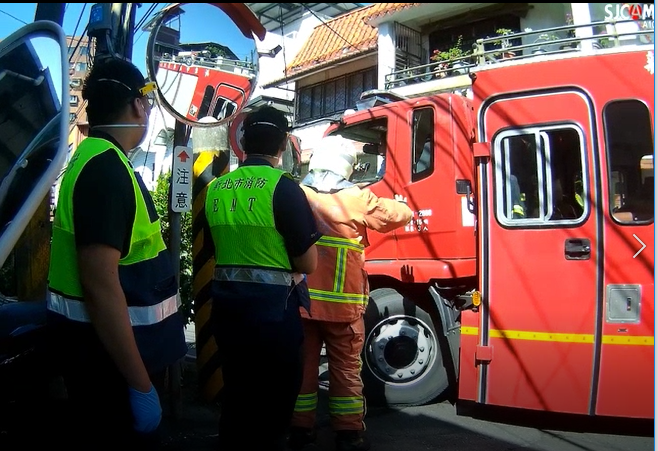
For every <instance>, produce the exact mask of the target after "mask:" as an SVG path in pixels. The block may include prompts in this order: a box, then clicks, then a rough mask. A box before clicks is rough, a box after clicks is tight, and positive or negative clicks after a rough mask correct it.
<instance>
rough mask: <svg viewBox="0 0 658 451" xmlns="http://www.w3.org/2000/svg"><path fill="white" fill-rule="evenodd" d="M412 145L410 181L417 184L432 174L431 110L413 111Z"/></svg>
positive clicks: (432, 138)
mask: <svg viewBox="0 0 658 451" xmlns="http://www.w3.org/2000/svg"><path fill="white" fill-rule="evenodd" d="M412 145H413V154H412V156H413V159H412V165H411V181H412V182H417V181H419V180H423V179H424V178H427V177H429V176H430V175H431V174H432V172H434V110H433V109H432V108H423V109H418V110H416V111H414V116H413V143H412Z"/></svg>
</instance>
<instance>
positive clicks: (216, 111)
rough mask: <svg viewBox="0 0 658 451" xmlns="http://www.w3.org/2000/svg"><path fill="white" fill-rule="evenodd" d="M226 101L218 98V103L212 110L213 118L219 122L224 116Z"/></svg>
mask: <svg viewBox="0 0 658 451" xmlns="http://www.w3.org/2000/svg"><path fill="white" fill-rule="evenodd" d="M224 103H225V101H224V99H222V98H219V97H217V101H216V102H215V106H214V107H213V109H212V117H214V118H215V119H217V120H220V119H222V117H223V116H221V114H222V109H223V107H224Z"/></svg>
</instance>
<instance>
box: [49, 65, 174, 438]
mask: <svg viewBox="0 0 658 451" xmlns="http://www.w3.org/2000/svg"><path fill="white" fill-rule="evenodd" d="M154 89H155V85H154V84H152V83H146V81H145V80H144V77H143V76H142V74H141V72H140V71H139V69H137V67H135V66H134V65H133V64H131V63H130V62H127V61H124V60H120V59H110V60H108V61H99V62H96V63H95V64H94V66H93V68H92V70H91V72H90V73H89V74H88V76H87V78H86V80H85V83H84V86H83V90H82V96H83V98H84V99H85V100H86V101H87V102H88V103H87V116H88V120H89V125H90V132H89V137H88V138H86V139H84V140H83V141H82V142H81V143H80V145H79V146H78V148H77V149H76V150H75V153H74V154H73V156H72V157H71V159H70V162H69V163H68V165H67V167H66V170H65V172H64V175H63V177H62V179H61V186H60V190H59V197H58V200H57V210H56V213H55V220H54V223H53V236H52V245H51V255H50V270H49V275H48V279H49V280H48V282H49V290H50V297H49V300H48V322H49V325H50V329H51V330H52V340H51V341H50V342H51V343H52V345H53V349H52V353H53V355H54V357H55V358H56V360H57V362H58V363H59V364H60V365H61V371H62V374H63V377H64V381H65V383H66V389H67V393H68V398H69V401H70V402H71V405H72V407H73V410H74V414H75V416H74V419H73V420H72V422H71V425H70V426H71V431H70V432H69V433H68V434H69V435H70V437H71V438H72V439H73V438H75V439H76V441H75V442H74V443H71V444H69V445H68V447H67V449H71V448H73V449H92V448H94V449H95V448H96V447H97V446H98V445H99V444H101V443H102V444H103V445H104V446H106V447H107V449H140V450H146V449H151V448H153V449H155V447H156V446H157V445H158V443H157V438H158V425H159V424H160V420H161V416H162V409H161V406H160V401H159V394H158V390H157V389H160V390H161V389H162V387H163V385H164V374H165V370H166V368H167V367H168V366H169V365H172V364H174V363H176V362H178V360H179V359H180V358H182V357H183V356H184V355H185V353H186V351H187V346H186V343H185V336H184V329H183V327H184V324H183V320H182V317H181V315H180V313H179V312H178V284H177V281H176V277H175V274H174V271H173V265H172V261H171V258H170V255H169V253H168V250H167V249H166V246H165V243H164V241H163V239H162V235H161V232H160V220H159V218H158V215H157V212H156V210H155V206H154V204H153V200H152V198H151V196H150V193H149V192H148V190H147V189H146V186H145V185H144V182H143V181H142V179H141V177H140V175H139V174H138V173H137V172H135V171H134V169H133V167H132V164H131V162H130V160H129V159H128V156H127V151H128V150H131V149H134V148H135V147H137V146H138V145H139V144H140V143H141V142H142V141H143V139H144V137H145V136H146V131H147V124H148V119H149V114H150V111H151V96H152V94H153V90H154ZM156 387H157V389H156Z"/></svg>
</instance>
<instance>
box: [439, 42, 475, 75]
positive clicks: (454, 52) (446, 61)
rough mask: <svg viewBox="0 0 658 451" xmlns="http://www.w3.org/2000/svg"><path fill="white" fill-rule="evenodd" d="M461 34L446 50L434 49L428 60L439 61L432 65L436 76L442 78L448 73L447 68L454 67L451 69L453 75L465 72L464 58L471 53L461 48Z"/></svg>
mask: <svg viewBox="0 0 658 451" xmlns="http://www.w3.org/2000/svg"><path fill="white" fill-rule="evenodd" d="M462 43H463V36H461V35H460V36H459V37H458V38H457V41H455V43H454V44H453V46H452V47H450V48H449V49H448V50H444V51H439V50H434V51H433V52H432V56H430V60H431V61H433V62H436V63H439V64H437V65H435V66H434V67H433V70H434V71H435V73H436V77H437V78H444V77H445V76H447V75H448V73H447V69H449V68H452V69H456V70H455V71H453V74H454V75H461V74H464V73H466V72H467V70H466V69H465V67H466V66H467V63H466V61H465V60H464V59H460V58H465V57H467V56H469V55H470V54H471V52H470V51H464V50H463V49H462Z"/></svg>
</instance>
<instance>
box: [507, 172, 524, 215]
mask: <svg viewBox="0 0 658 451" xmlns="http://www.w3.org/2000/svg"><path fill="white" fill-rule="evenodd" d="M510 186H511V194H512V218H513V219H522V218H525V202H524V201H525V199H524V195H523V193H521V187H520V186H519V180H518V179H517V178H516V176H515V175H514V174H512V175H511V176H510Z"/></svg>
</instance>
